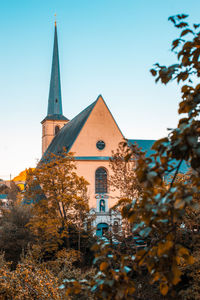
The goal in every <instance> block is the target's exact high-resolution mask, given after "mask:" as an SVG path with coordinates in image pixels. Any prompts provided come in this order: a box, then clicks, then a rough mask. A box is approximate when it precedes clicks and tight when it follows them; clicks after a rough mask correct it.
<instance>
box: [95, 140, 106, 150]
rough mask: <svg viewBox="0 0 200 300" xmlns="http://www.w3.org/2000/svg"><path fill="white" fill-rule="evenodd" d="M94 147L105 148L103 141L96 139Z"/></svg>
mask: <svg viewBox="0 0 200 300" xmlns="http://www.w3.org/2000/svg"><path fill="white" fill-rule="evenodd" d="M96 147H97V149H99V150H103V149H104V148H105V143H104V141H98V142H97V143H96Z"/></svg>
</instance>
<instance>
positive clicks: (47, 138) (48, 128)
mask: <svg viewBox="0 0 200 300" xmlns="http://www.w3.org/2000/svg"><path fill="white" fill-rule="evenodd" d="M67 122H68V121H66V120H45V121H44V122H43V123H42V155H43V154H44V152H45V151H46V150H47V148H48V146H49V145H50V143H51V141H52V140H53V138H54V136H55V128H56V126H59V128H60V129H61V128H62V127H63V126H64V125H65V124H66V123H67Z"/></svg>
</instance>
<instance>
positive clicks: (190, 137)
mask: <svg viewBox="0 0 200 300" xmlns="http://www.w3.org/2000/svg"><path fill="white" fill-rule="evenodd" d="M186 18H187V16H186V15H183V14H182V15H177V16H173V17H170V18H169V20H170V21H172V22H173V24H174V25H175V27H176V28H178V29H181V33H180V37H179V38H178V39H176V40H175V41H173V43H172V51H173V52H174V53H175V54H176V56H177V59H178V63H176V64H173V65H171V66H169V67H166V66H163V65H160V64H158V63H156V64H155V68H154V69H152V70H151V73H152V75H153V76H155V77H156V82H158V81H161V82H162V83H164V84H167V83H168V82H170V81H172V80H176V81H177V82H178V83H179V82H181V81H182V82H185V84H183V86H182V88H181V92H182V100H181V102H180V104H179V114H184V117H182V118H181V119H180V121H179V123H178V126H177V128H175V129H173V130H172V131H171V134H170V136H168V137H166V138H163V139H161V140H158V141H156V142H155V143H154V145H153V147H152V149H153V150H154V154H152V155H151V156H149V157H145V156H144V155H143V153H141V151H137V149H136V148H135V146H131V147H130V148H129V149H128V148H127V149H128V153H127V155H126V160H127V161H132V160H134V159H135V153H136V152H137V156H138V160H137V164H136V169H135V172H136V176H137V178H138V181H139V183H140V184H141V185H142V187H143V190H142V194H141V195H140V197H139V201H132V203H131V204H128V205H127V206H126V207H124V209H123V210H122V214H123V216H124V217H126V218H127V219H128V220H129V222H130V224H133V232H137V233H139V234H140V236H141V237H142V238H147V237H150V238H151V243H150V244H149V246H148V247H146V248H144V249H142V250H139V251H136V253H134V254H133V255H129V256H127V255H123V254H122V255H121V256H120V255H119V256H116V255H113V254H112V252H113V251H112V248H111V247H110V248H109V249H108V247H109V245H107V246H106V245H105V244H102V245H100V246H96V250H97V252H96V260H99V259H100V260H101V263H100V265H99V272H98V273H97V275H96V277H95V280H94V281H95V282H93V283H92V290H93V291H94V294H95V297H96V299H105V298H106V299H132V298H133V297H134V282H133V281H132V276H133V271H134V270H137V269H138V268H141V267H142V268H144V267H145V268H147V270H148V272H149V274H150V275H151V283H154V282H158V284H159V287H160V292H161V294H162V295H166V294H167V293H168V292H170V293H171V297H174V298H178V295H177V293H176V288H174V286H176V285H177V284H178V283H179V282H180V280H181V275H182V272H184V269H183V268H182V266H183V265H184V266H187V265H190V264H192V263H194V258H193V257H192V256H191V253H190V250H189V249H187V248H186V247H185V246H183V245H182V244H181V243H180V239H179V237H178V231H179V229H180V224H181V223H182V222H184V215H185V211H186V210H187V209H190V208H191V207H193V205H195V203H194V197H193V195H199V191H200V180H199V175H200V144H199V140H198V136H199V128H200V121H199V120H198V117H199V112H200V110H199V108H200V96H199V95H200V85H196V86H195V84H194V83H193V81H194V80H195V78H196V77H197V78H198V77H200V64H199V56H200V32H199V27H200V25H199V24H193V27H190V26H189V25H188V23H187V22H186V21H185V19H186ZM183 161H185V162H187V163H188V164H189V165H191V169H192V174H191V177H190V184H188V183H187V181H177V180H176V178H177V175H178V173H179V170H180V167H181V164H182V163H183ZM170 175H171V179H170V178H169V176H170ZM165 178H167V180H168V182H167V184H166V182H165ZM138 218H139V222H138ZM105 247H106V248H105ZM116 266H118V267H117V268H116ZM120 280H122V281H121V283H122V284H121V285H120V284H119V281H120ZM70 288H72V287H70ZM74 288H75V289H76V287H75V285H74ZM195 297H196V296H195ZM196 299H199V295H198V296H197V297H196Z"/></svg>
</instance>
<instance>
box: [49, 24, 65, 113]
mask: <svg viewBox="0 0 200 300" xmlns="http://www.w3.org/2000/svg"><path fill="white" fill-rule="evenodd" d="M47 115H48V116H50V115H51V116H52V117H53V115H60V116H62V97H61V84H60V66H59V54H58V37H57V25H56V21H55V32H54V46H53V60H52V68H51V81H50V88H49V100H48V110H47Z"/></svg>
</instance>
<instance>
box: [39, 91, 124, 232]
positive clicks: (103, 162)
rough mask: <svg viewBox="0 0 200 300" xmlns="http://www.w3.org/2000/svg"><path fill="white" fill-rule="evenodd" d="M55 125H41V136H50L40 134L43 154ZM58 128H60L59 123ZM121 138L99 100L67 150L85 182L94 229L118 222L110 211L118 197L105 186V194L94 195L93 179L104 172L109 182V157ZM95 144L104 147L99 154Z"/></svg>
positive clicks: (118, 130)
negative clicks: (101, 205) (98, 170)
mask: <svg viewBox="0 0 200 300" xmlns="http://www.w3.org/2000/svg"><path fill="white" fill-rule="evenodd" d="M69 122H70V121H69ZM55 124H57V123H55V122H53V121H45V122H44V123H43V124H42V125H43V128H44V126H45V133H51V135H50V134H48V135H47V134H43V138H42V144H43V145H42V148H43V151H45V150H46V147H47V144H45V143H46V142H47V139H48V143H50V142H51V140H52V139H53V136H52V133H54V135H55ZM61 125H63V123H62V124H61ZM63 129H64V128H63ZM61 130H62V129H61ZM123 138H124V137H123V135H122V133H121V131H120V129H119V127H118V125H117V124H116V122H115V120H114V118H113V116H112V114H111V113H110V111H109V109H108V107H107V105H106V104H105V102H104V100H103V98H102V97H101V96H99V97H98V100H97V101H96V104H95V105H94V107H93V109H92V111H91V112H90V114H89V116H88V118H87V120H86V122H85V123H84V125H83V126H82V128H81V130H80V132H79V134H78V136H77V137H76V139H75V140H74V141H73V144H72V146H71V148H70V149H69V151H70V152H72V153H73V155H74V157H75V161H76V167H77V170H76V172H77V174H78V175H79V176H83V177H84V178H85V179H86V180H87V181H88V182H89V186H88V196H89V207H90V209H91V212H92V213H95V214H96V219H95V221H94V224H93V225H94V226H96V227H98V225H99V224H107V225H108V227H109V226H112V225H113V223H114V222H118V224H119V225H120V223H121V216H120V214H119V213H114V212H112V213H111V211H110V209H111V208H112V207H113V206H114V205H115V204H116V202H117V201H118V196H119V195H118V193H117V192H113V191H111V190H110V187H109V186H108V189H107V192H106V193H98V192H96V189H95V186H96V184H95V180H96V179H95V178H96V171H97V169H98V168H104V169H105V170H106V173H107V179H109V175H110V172H111V170H110V167H109V158H110V157H111V156H112V151H113V150H116V149H117V147H118V144H119V143H120V142H121V141H122V140H123ZM98 141H103V142H104V144H105V147H104V148H103V149H102V150H99V149H98V148H97V142H98ZM101 200H103V201H104V203H105V209H104V211H101V207H100V201H101Z"/></svg>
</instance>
